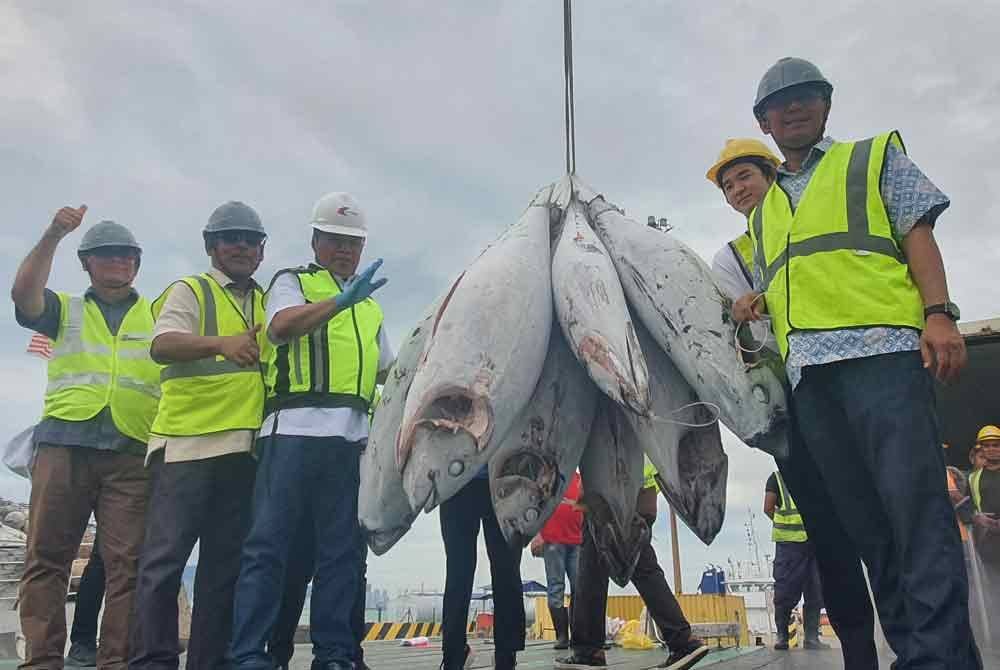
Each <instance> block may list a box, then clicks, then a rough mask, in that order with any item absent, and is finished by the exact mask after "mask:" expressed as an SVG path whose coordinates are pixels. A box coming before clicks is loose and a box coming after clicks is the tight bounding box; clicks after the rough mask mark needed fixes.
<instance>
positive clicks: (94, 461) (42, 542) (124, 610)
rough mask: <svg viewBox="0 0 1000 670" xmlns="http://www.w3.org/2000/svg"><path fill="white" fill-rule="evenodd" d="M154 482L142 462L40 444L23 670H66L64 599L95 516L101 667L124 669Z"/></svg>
mask: <svg viewBox="0 0 1000 670" xmlns="http://www.w3.org/2000/svg"><path fill="white" fill-rule="evenodd" d="M148 496H149V478H148V476H147V474H146V470H145V468H144V467H143V459H142V457H141V456H131V455H127V454H120V453H116V452H112V451H104V450H100V449H89V448H84V447H60V446H52V445H41V446H40V447H39V449H38V455H37V458H36V460H35V465H34V469H33V470H32V472H31V511H30V514H29V522H28V549H27V555H26V556H25V566H24V576H23V577H22V578H21V587H20V608H19V609H20V613H21V630H22V632H23V633H24V637H25V641H26V642H27V644H26V653H25V661H24V663H23V664H21V666H20V667H21V668H23V669H25V670H28V669H31V670H34V669H36V668H45V669H46V670H61V669H62V667H63V653H64V651H65V648H66V593H67V591H68V590H69V577H70V568H71V566H72V564H73V559H75V558H76V555H77V551H78V550H79V547H80V542H81V540H82V539H83V533H84V531H85V530H86V527H87V521H88V520H89V519H90V514H91V512H93V513H94V516H95V517H96V518H97V524H98V527H99V528H100V532H99V533H98V535H97V538H98V541H99V542H100V546H98V547H97V550H98V551H99V552H100V554H101V557H102V558H103V559H104V565H105V569H106V572H107V587H106V591H105V596H104V597H105V604H104V618H103V620H102V622H101V642H100V648H99V649H98V651H97V667H98V668H101V669H102V670H103V669H105V668H107V669H110V670H124V668H125V667H126V665H127V663H128V643H129V616H130V614H131V610H132V597H133V594H134V592H135V582H136V572H137V569H138V561H139V550H140V548H141V547H142V539H143V535H144V532H145V517H146V501H147V498H148Z"/></svg>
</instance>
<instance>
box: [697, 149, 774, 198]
mask: <svg viewBox="0 0 1000 670" xmlns="http://www.w3.org/2000/svg"><path fill="white" fill-rule="evenodd" d="M740 158H763V159H764V160H765V161H767V162H768V163H770V164H771V165H773V166H774V167H778V166H779V165H781V160H780V159H779V158H778V157H777V156H775V155H774V154H773V153H771V150H770V149H768V148H767V145H766V144H764V143H763V142H761V141H760V140H751V139H748V138H739V139H735V140H734V139H729V140H726V146H724V147H722V151H720V152H719V160H717V161H715V165H713V166H712V167H710V168H708V172H707V173H705V176H706V177H708V180H709V181H710V182H712V183H713V184H715V185H716V186H718V185H719V180H718V176H719V170H721V169H722V168H724V167H726V166H727V165H729V164H730V163H732V162H733V161H734V160H737V159H740Z"/></svg>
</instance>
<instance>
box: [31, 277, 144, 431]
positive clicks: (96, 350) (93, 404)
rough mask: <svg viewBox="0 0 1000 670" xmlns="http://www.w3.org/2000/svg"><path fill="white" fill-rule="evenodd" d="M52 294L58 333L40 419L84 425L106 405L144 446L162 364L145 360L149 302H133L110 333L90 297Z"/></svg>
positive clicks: (117, 422) (116, 420) (121, 427)
mask: <svg viewBox="0 0 1000 670" xmlns="http://www.w3.org/2000/svg"><path fill="white" fill-rule="evenodd" d="M56 295H58V296H59V305H60V310H59V311H60V320H59V334H58V336H57V337H56V339H55V342H54V343H53V346H52V359H51V360H50V361H49V365H48V385H47V386H46V389H45V409H44V413H43V416H45V417H53V418H56V419H63V420H64V421H86V420H88V419H92V418H94V417H95V416H97V415H98V414H99V413H100V412H101V410H103V409H104V408H105V407H110V408H111V418H112V420H113V421H114V424H115V427H116V428H118V430H119V431H121V432H122V434H124V435H127V436H128V437H131V438H132V439H133V440H138V441H139V442H143V443H144V442H146V440H147V439H148V438H149V427H150V424H152V423H153V417H154V416H155V415H156V406H157V403H158V401H159V399H160V366H159V365H157V364H156V363H154V362H153V359H152V358H150V357H149V345H150V343H151V340H150V338H151V337H152V335H153V315H152V314H151V313H150V306H149V301H148V300H146V299H145V298H142V297H140V298H139V299H138V300H136V302H135V304H134V305H132V307H131V308H130V309H129V310H128V312H127V313H126V314H125V318H124V319H123V320H122V323H121V326H120V327H119V328H118V333H117V334H116V335H112V334H111V331H110V330H109V329H108V324H107V322H106V321H105V320H104V315H103V314H102V313H101V308H100V307H98V305H97V303H96V302H94V300H93V299H89V298H86V297H84V296H71V295H69V294H67V293H57V294H56Z"/></svg>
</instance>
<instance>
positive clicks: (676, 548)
mask: <svg viewBox="0 0 1000 670" xmlns="http://www.w3.org/2000/svg"><path fill="white" fill-rule="evenodd" d="M670 548H671V551H672V553H673V555H674V593H677V594H681V593H684V591H683V590H682V589H681V548H680V545H679V544H678V543H677V513H676V512H674V508H673V507H671V508H670Z"/></svg>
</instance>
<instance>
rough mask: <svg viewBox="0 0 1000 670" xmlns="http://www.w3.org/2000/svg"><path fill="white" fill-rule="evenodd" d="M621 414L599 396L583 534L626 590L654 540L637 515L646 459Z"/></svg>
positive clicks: (586, 469)
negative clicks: (641, 556) (643, 549)
mask: <svg viewBox="0 0 1000 670" xmlns="http://www.w3.org/2000/svg"><path fill="white" fill-rule="evenodd" d="M627 413H628V412H627V411H626V410H623V409H622V408H621V407H620V406H619V405H618V404H617V403H614V402H612V401H611V400H610V399H609V398H607V397H606V396H603V395H602V396H599V398H598V403H597V413H596V415H595V416H594V423H593V425H592V426H591V429H590V438H589V439H588V440H587V447H586V449H585V450H584V452H583V459H582V460H581V461H580V475H581V477H582V478H583V496H582V497H581V502H582V503H583V505H584V507H585V508H586V521H585V523H584V532H585V533H588V534H589V535H590V538H591V540H592V541H593V542H594V545H595V546H596V548H597V552H598V554H599V555H600V556H601V559H602V560H603V561H604V563H605V566H606V567H607V568H608V574H609V576H610V577H611V579H612V581H614V582H615V584H618V585H619V586H625V585H626V584H628V583H629V580H631V579H632V572H633V571H634V570H635V565H636V563H637V562H638V560H639V553H640V552H641V551H642V548H643V546H644V545H645V543H647V542H649V540H650V529H649V526H647V525H646V522H645V521H644V520H643V519H642V517H640V516H639V514H638V512H636V503H637V502H638V498H639V491H640V490H641V489H642V483H643V475H642V470H643V463H644V461H643V455H642V448H641V447H640V446H639V443H638V440H637V438H636V435H635V433H634V432H633V431H632V427H631V426H630V425H629V423H628V420H627V419H626V417H625V415H626V414H627Z"/></svg>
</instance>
